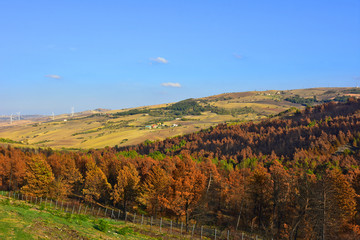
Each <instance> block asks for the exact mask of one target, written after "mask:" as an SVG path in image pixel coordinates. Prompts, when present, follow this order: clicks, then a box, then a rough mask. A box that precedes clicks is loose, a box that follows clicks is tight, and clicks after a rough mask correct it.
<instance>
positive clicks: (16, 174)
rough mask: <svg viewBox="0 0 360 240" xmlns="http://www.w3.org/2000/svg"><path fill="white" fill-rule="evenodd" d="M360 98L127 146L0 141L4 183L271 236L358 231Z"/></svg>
mask: <svg viewBox="0 0 360 240" xmlns="http://www.w3.org/2000/svg"><path fill="white" fill-rule="evenodd" d="M359 166H360V100H357V99H354V98H349V99H348V100H347V102H345V103H335V102H329V103H324V104H321V105H318V106H314V107H307V108H306V109H305V110H304V111H299V110H294V109H293V111H291V110H290V111H287V112H284V113H283V114H279V115H278V116H276V117H274V118H269V119H267V120H265V121H261V122H252V121H250V122H243V123H231V124H230V123H228V124H220V125H218V126H216V127H212V128H210V129H206V130H201V131H200V132H196V133H192V134H188V135H184V136H178V137H173V138H168V139H165V140H163V141H155V142H152V141H145V142H144V143H142V144H140V145H136V146H130V147H118V146H115V147H106V148H104V149H89V150H83V151H55V150H52V149H26V148H14V147H11V146H2V147H0V190H6V191H18V192H21V193H25V194H28V195H32V196H37V197H47V198H51V199H79V200H81V201H83V202H86V203H92V204H98V205H101V206H103V205H109V206H115V207H117V208H119V209H122V210H124V211H131V212H139V213H146V214H151V215H154V216H162V217H166V218H169V219H172V220H174V221H184V222H186V224H188V223H189V222H191V221H196V222H199V223H201V224H203V225H208V226H214V225H216V226H219V227H222V228H229V229H241V230H244V231H248V232H256V233H259V234H261V235H262V236H266V237H269V238H274V239H358V238H360V215H359V214H360V197H359V194H360V169H359Z"/></svg>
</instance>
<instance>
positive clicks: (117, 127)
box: [0, 88, 360, 149]
mask: <svg viewBox="0 0 360 240" xmlns="http://www.w3.org/2000/svg"><path fill="white" fill-rule="evenodd" d="M359 93H360V91H359V89H357V88H353V89H352V88H315V89H297V90H286V91H277V90H269V91H262V92H259V91H253V92H241V93H226V94H220V95H216V96H210V97H206V98H201V99H195V100H196V101H197V102H198V104H199V105H200V106H208V108H211V109H215V108H216V109H221V110H223V111H222V112H220V113H219V112H214V111H212V110H211V111H208V110H204V111H201V113H199V114H198V115H193V114H190V115H186V114H182V115H176V116H175V115H174V114H172V113H171V111H169V110H167V108H168V107H169V106H171V105H172V104H162V105H155V106H146V107H139V108H134V109H123V110H110V111H104V110H103V111H87V112H83V113H76V114H75V115H74V116H73V117H71V116H69V115H65V114H64V115H59V116H55V119H54V120H52V117H42V118H37V119H35V120H31V119H27V120H20V121H14V122H13V124H10V123H9V122H5V123H4V122H3V123H1V125H0V138H1V142H0V143H2V144H9V143H10V144H12V145H17V146H27V147H52V148H55V149H61V148H66V149H81V148H83V149H88V148H102V147H105V146H115V145H118V146H126V145H133V144H138V143H141V142H143V141H145V140H147V139H148V140H152V141H154V140H161V139H165V138H167V137H173V136H176V135H182V134H186V133H191V132H195V131H199V130H201V129H205V128H209V127H211V126H215V125H217V124H219V123H224V122H242V121H251V120H255V121H256V120H260V119H263V118H267V117H269V116H274V115H276V114H279V113H280V112H283V111H285V110H287V109H289V108H291V107H296V108H298V109H302V108H304V107H305V106H304V105H306V104H301V103H295V102H294V101H293V102H291V101H289V98H290V99H291V98H294V97H296V96H297V95H298V97H300V98H301V99H300V100H304V99H314V98H316V101H317V102H314V103H312V104H317V103H320V102H323V101H328V100H331V99H334V98H336V97H343V96H349V95H352V96H359ZM286 99H287V100H286ZM244 109H245V111H244ZM133 110H136V111H139V113H136V112H132V113H131V114H130V112H131V111H133ZM129 111H130V112H129ZM146 111H148V112H149V111H150V114H148V113H146ZM151 111H161V116H156V115H154V114H151ZM128 112H129V114H126V113H128Z"/></svg>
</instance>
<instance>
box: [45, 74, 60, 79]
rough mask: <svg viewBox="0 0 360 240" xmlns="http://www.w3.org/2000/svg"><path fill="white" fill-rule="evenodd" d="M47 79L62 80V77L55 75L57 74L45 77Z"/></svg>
mask: <svg viewBox="0 0 360 240" xmlns="http://www.w3.org/2000/svg"><path fill="white" fill-rule="evenodd" d="M45 77H47V78H53V79H61V77H60V76H59V75H55V74H49V75H45Z"/></svg>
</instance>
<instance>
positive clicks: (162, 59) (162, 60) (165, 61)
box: [150, 57, 169, 64]
mask: <svg viewBox="0 0 360 240" xmlns="http://www.w3.org/2000/svg"><path fill="white" fill-rule="evenodd" d="M150 61H151V62H154V63H164V64H167V63H169V61H168V60H166V59H165V58H162V57H157V58H150Z"/></svg>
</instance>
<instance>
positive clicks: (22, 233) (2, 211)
mask: <svg viewBox="0 0 360 240" xmlns="http://www.w3.org/2000/svg"><path fill="white" fill-rule="evenodd" d="M163 238H166V239H178V237H176V236H170V235H165V234H160V233H159V232H156V231H150V230H148V229H146V227H144V228H140V227H139V226H137V225H134V224H131V223H125V222H124V221H115V220H111V219H103V218H95V217H92V216H89V215H78V214H70V213H65V212H61V211H57V210H54V209H52V208H46V209H45V208H44V207H43V206H36V205H35V206H33V205H30V204H27V203H25V202H23V201H18V200H9V199H8V198H6V197H1V196H0V239H163Z"/></svg>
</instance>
